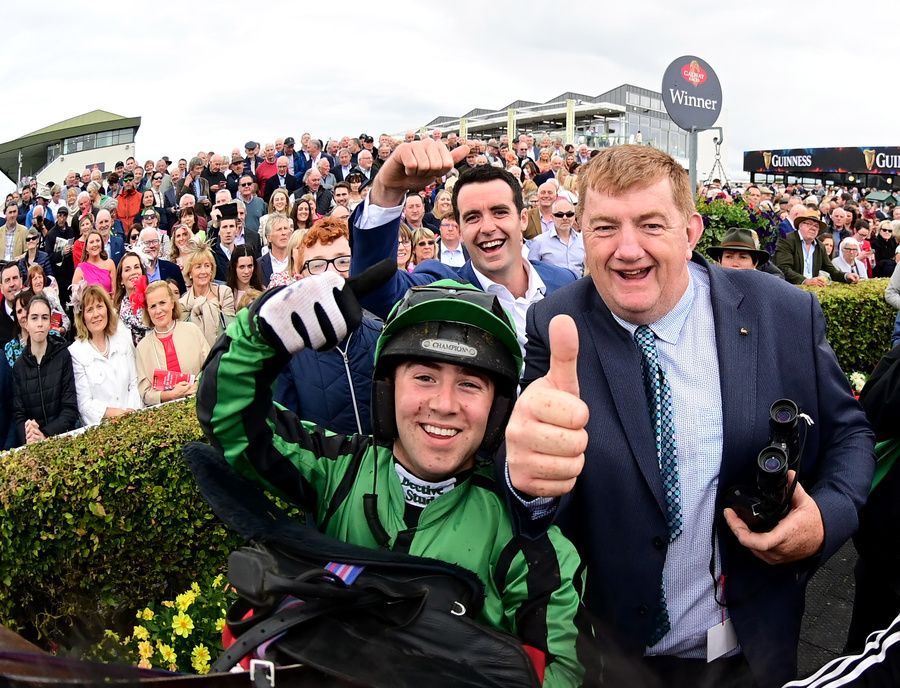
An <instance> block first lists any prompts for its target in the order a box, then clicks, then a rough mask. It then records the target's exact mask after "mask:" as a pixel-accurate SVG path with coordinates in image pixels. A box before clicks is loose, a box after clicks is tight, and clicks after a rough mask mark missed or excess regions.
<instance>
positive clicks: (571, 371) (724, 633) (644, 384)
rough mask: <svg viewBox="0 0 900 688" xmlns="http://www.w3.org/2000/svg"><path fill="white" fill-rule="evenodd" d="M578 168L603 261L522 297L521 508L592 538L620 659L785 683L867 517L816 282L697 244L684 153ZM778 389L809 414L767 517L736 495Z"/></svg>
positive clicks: (694, 679) (866, 441) (864, 442)
mask: <svg viewBox="0 0 900 688" xmlns="http://www.w3.org/2000/svg"><path fill="white" fill-rule="evenodd" d="M579 177H580V182H579V183H580V189H579V197H580V199H581V203H579V207H578V210H579V220H580V221H579V224H580V226H581V228H582V232H583V235H584V240H585V249H586V253H587V259H586V263H587V266H588V267H589V268H590V278H585V279H582V280H579V281H578V282H576V283H575V284H574V285H572V286H570V287H567V288H565V289H561V290H559V291H558V292H556V293H555V294H553V295H551V296H548V298H546V299H544V300H543V301H541V302H539V303H537V304H535V305H534V307H533V308H532V309H531V310H530V311H529V313H528V323H527V334H528V344H527V347H526V366H525V375H524V378H523V384H528V383H530V385H529V386H528V387H527V389H526V390H525V391H524V392H523V394H522V396H520V397H519V400H518V402H517V404H516V408H515V411H514V413H513V416H512V418H511V419H510V423H509V425H508V427H507V436H506V439H507V442H506V469H507V471H508V473H507V475H508V476H509V484H510V485H511V487H512V488H514V494H513V496H512V497H511V500H512V502H513V503H514V504H515V505H517V510H518V511H519V512H520V514H519V515H520V517H521V521H520V524H521V526H522V527H523V528H524V529H526V530H527V529H539V528H541V527H543V526H545V525H546V524H547V523H549V522H550V521H552V520H554V518H555V519H556V521H557V522H558V523H559V525H560V526H561V527H562V529H563V532H564V533H565V534H566V535H568V536H569V537H570V538H571V539H572V540H573V541H574V543H575V545H576V547H578V549H579V552H580V553H581V556H582V558H583V560H584V561H585V564H586V567H587V580H586V587H585V602H586V604H587V606H588V609H589V610H590V611H591V612H592V613H593V614H594V616H595V628H597V634H598V637H599V638H603V639H607V640H609V641H610V643H611V647H612V646H615V649H609V650H608V659H609V661H607V662H606V663H605V665H606V666H607V667H612V666H614V665H615V664H616V660H622V661H620V662H619V664H618V666H619V667H621V666H623V665H624V666H625V667H627V668H628V670H629V671H632V670H633V671H634V672H650V673H651V674H653V675H655V676H656V677H657V678H658V679H659V680H661V682H662V684H663V685H666V686H668V687H672V688H674V687H676V686H692V687H694V686H716V687H717V688H719V687H721V686H729V687H730V686H735V687H737V686H740V687H741V688H744V687H749V686H756V687H758V688H766V687H769V686H780V685H782V684H783V683H784V682H785V681H787V680H789V679H791V678H793V677H794V675H795V674H796V670H797V645H798V641H799V634H800V622H801V617H802V615H803V607H804V592H805V589H806V582H807V580H808V579H809V577H810V576H811V575H812V574H813V572H814V571H815V570H816V568H817V567H818V566H819V565H820V564H821V563H822V562H824V561H825V560H827V559H828V557H830V556H831V555H832V554H834V552H836V551H837V550H838V548H840V547H841V545H842V544H843V543H844V542H846V540H847V539H848V538H849V537H850V535H851V534H852V533H853V532H854V531H855V529H856V528H857V523H858V516H857V512H858V510H859V508H860V507H861V505H862V504H863V502H864V501H865V499H866V494H867V492H868V487H869V484H870V482H871V478H872V472H873V467H874V462H873V451H872V449H873V437H872V433H871V431H870V429H869V427H868V424H867V423H866V420H865V417H864V415H863V413H862V410H861V409H860V407H859V404H858V403H857V402H855V401H854V399H853V398H852V396H851V394H850V389H849V386H848V385H847V381H846V378H845V377H844V375H843V373H842V372H841V369H840V367H839V366H838V363H837V360H836V358H835V355H834V352H833V351H832V350H831V347H830V346H829V345H828V342H827V341H826V339H825V323H824V318H823V316H822V311H821V309H820V308H819V305H818V302H817V301H816V299H815V297H814V296H813V295H811V294H809V293H807V292H804V291H801V290H799V289H796V288H795V287H792V286H791V285H789V284H787V283H785V282H784V281H782V280H773V279H771V277H769V276H768V275H763V274H761V273H759V272H758V271H755V270H730V269H725V268H721V267H719V266H716V265H711V264H708V263H707V262H706V261H705V260H703V258H701V257H700V256H699V255H698V254H695V253H692V249H693V247H694V246H695V245H696V243H697V241H698V239H699V238H700V235H701V233H702V232H703V222H702V218H701V217H700V215H698V214H697V212H696V210H695V209H694V202H693V194H692V193H691V188H690V183H689V181H688V175H687V172H686V171H685V170H684V169H683V168H682V167H681V166H680V165H678V163H676V162H675V161H674V160H673V159H672V158H670V157H669V156H667V155H665V154H664V153H662V152H660V151H657V150H654V149H652V148H648V147H647V146H617V147H613V148H609V149H606V150H604V151H603V152H602V153H601V154H600V155H598V156H596V157H595V158H594V159H593V160H592V161H591V162H590V163H589V164H588V165H586V166H585V168H583V169H582V171H581V172H580V174H579ZM551 320H552V321H553V322H552V325H551ZM783 398H788V399H791V400H793V401H794V402H796V403H797V405H798V406H799V408H800V410H801V412H803V413H806V414H808V415H809V416H810V418H811V419H812V421H814V424H813V425H811V426H808V427H806V424H805V423H803V422H802V421H800V424H801V425H803V426H804V428H803V429H802V430H801V431H800V432H801V436H802V437H804V439H803V441H802V450H801V451H802V454H801V457H800V460H799V478H800V483H798V484H797V486H796V489H795V490H794V492H793V496H792V499H791V503H790V510H789V511H788V512H787V514H786V515H785V516H784V518H783V519H782V520H780V522H778V524H777V525H776V526H775V527H774V528H773V529H772V530H770V531H769V532H765V533H754V532H751V531H750V530H749V528H748V527H747V525H746V524H745V523H744V522H743V521H742V520H741V519H740V518H739V517H738V516H737V515H736V513H735V512H734V511H733V510H731V509H729V508H726V507H727V506H728V503H727V501H726V499H725V495H726V492H727V491H728V490H729V488H733V487H735V486H739V485H750V486H754V485H755V484H756V474H757V457H758V455H759V453H760V451H761V449H762V448H763V447H765V446H766V445H767V444H768V442H769V432H770V430H769V409H770V406H771V404H772V403H773V402H774V401H776V400H779V399H783ZM789 479H790V478H789ZM664 484H665V487H664ZM629 658H633V661H632V659H629ZM707 658H710V659H712V660H714V661H711V662H710V663H707ZM633 675H634V674H632V675H631V676H632V677H633ZM610 685H645V684H644V683H636V682H635V681H633V680H630V677H629V676H627V675H626V676H619V677H617V678H616V679H615V680H612V681H611V683H610Z"/></svg>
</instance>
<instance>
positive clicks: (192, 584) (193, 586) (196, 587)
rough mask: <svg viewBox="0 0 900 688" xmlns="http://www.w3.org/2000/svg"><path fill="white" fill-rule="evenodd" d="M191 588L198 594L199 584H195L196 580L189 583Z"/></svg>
mask: <svg viewBox="0 0 900 688" xmlns="http://www.w3.org/2000/svg"><path fill="white" fill-rule="evenodd" d="M191 590H193V591H194V592H195V593H196V594H198V595H199V594H200V586H199V585H197V583H196V582H194V583H191Z"/></svg>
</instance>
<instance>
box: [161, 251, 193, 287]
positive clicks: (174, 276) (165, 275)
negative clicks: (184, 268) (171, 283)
mask: <svg viewBox="0 0 900 688" xmlns="http://www.w3.org/2000/svg"><path fill="white" fill-rule="evenodd" d="M157 265H159V278H160V279H161V280H175V283H176V284H178V293H179V294H184V292H186V291H187V287H186V286H185V284H184V275H182V274H181V270H180V269H179V268H178V265H177V264H175V263H173V262H171V261H168V260H163V259H162V258H160V259H159V260H158V261H157Z"/></svg>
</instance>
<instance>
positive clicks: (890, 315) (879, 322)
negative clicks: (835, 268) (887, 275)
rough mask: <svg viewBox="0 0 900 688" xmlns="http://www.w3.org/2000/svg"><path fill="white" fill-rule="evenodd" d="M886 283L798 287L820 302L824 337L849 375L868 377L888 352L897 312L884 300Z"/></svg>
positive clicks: (886, 281)
mask: <svg viewBox="0 0 900 688" xmlns="http://www.w3.org/2000/svg"><path fill="white" fill-rule="evenodd" d="M888 281H889V280H887V279H870V280H863V281H862V282H860V283H859V284H836V283H835V284H830V285H828V286H827V287H806V286H804V287H801V288H802V289H806V290H807V291H811V292H812V293H813V294H815V295H816V298H818V299H819V304H821V306H822V312H823V313H824V314H825V336H826V337H827V338H828V342H829V343H830V344H831V348H833V349H834V352H835V354H837V358H838V362H840V364H841V368H842V369H843V371H844V372H845V373H847V374H848V375H849V374H850V373H851V372H853V371H859V372H861V373H866V374H868V373H871V372H872V370H873V369H874V368H875V365H876V364H877V363H878V361H879V360H880V359H881V357H882V356H884V355H885V354H886V353H887V352H888V351H890V350H891V333H892V332H893V331H894V319H895V318H896V317H897V311H895V310H894V309H893V308H891V306H889V305H888V303H887V301H885V300H884V290H885V288H886V287H887V285H888Z"/></svg>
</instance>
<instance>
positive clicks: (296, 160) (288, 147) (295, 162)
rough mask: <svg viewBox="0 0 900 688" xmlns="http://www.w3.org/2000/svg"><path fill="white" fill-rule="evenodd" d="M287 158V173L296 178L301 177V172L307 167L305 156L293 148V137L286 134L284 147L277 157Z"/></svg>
mask: <svg viewBox="0 0 900 688" xmlns="http://www.w3.org/2000/svg"><path fill="white" fill-rule="evenodd" d="M282 157H284V158H287V161H288V174H292V175H293V176H294V177H296V178H297V179H301V178H302V177H303V173H304V172H306V170H307V169H308V168H309V165H308V163H307V158H306V156H305V155H302V154H301V153H299V152H298V151H296V150H295V149H294V137H293V136H288V137H287V138H286V139H285V140H284V148H283V149H282V151H281V155H279V156H278V158H282Z"/></svg>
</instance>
